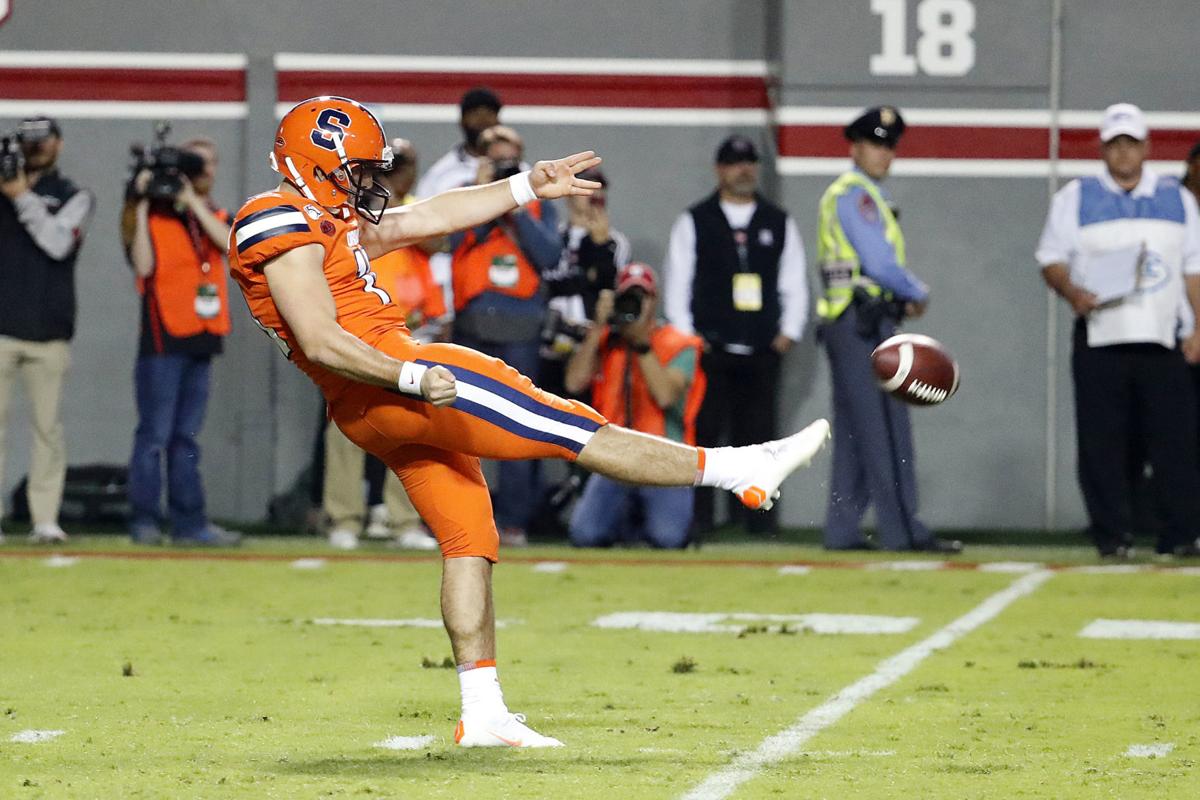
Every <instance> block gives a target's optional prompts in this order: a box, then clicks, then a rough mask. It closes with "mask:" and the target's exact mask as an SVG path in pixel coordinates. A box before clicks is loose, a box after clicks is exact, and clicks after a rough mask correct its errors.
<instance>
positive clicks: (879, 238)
mask: <svg viewBox="0 0 1200 800" xmlns="http://www.w3.org/2000/svg"><path fill="white" fill-rule="evenodd" d="M903 134H904V119H903V118H902V117H901V116H900V112H899V111H897V110H896V109H894V108H892V107H890V106H881V107H879V108H872V109H870V110H868V111H867V112H866V113H864V114H863V115H862V116H860V117H859V118H858V119H856V120H854V121H853V122H851V123H850V124H849V125H847V126H846V129H845V136H846V139H847V140H849V142H850V157H851V158H852V159H853V160H854V169H852V170H850V171H849V172H846V173H844V174H842V175H841V176H840V177H839V178H838V179H837V180H835V181H834V182H833V183H832V184H831V185H830V186H829V188H828V189H826V190H825V194H824V195H823V196H822V198H821V206H820V227H819V230H818V241H817V258H818V261H819V265H820V270H821V278H822V282H823V284H824V288H825V291H824V296H823V297H822V298H821V299H820V300H819V301H818V303H817V314H818V315H819V316H820V317H821V319H822V321H823V324H822V328H821V339H822V341H823V342H824V343H825V347H826V349H827V350H828V352H829V366H830V372H831V374H832V379H833V409H834V411H833V414H834V423H833V434H834V440H833V477H832V479H831V480H830V485H829V510H828V515H827V517H826V520H825V546H826V547H827V548H829V549H831V550H861V549H872V548H873V545H872V544H871V543H870V542H868V540H867V539H866V538H865V537H864V535H863V532H862V530H861V528H860V524H861V522H862V516H863V514H864V513H865V512H866V510H867V506H868V505H873V506H874V508H875V519H876V524H877V528H878V534H877V537H878V544H879V546H881V547H883V548H885V549H887V550H932V551H937V552H959V551H960V550H961V549H962V544H961V543H960V542H953V541H941V540H939V539H935V538H934V537H933V535H932V534H931V533H930V531H929V529H928V528H926V527H925V525H924V524H923V523H922V522H921V521H920V520H919V519H917V486H916V478H915V474H914V469H913V447H912V431H911V429H910V426H909V420H908V410H907V408H906V407H905V406H904V405H903V404H902V403H901V402H900V401H898V400H895V399H893V398H892V397H890V396H889V395H887V394H884V393H883V392H882V391H880V389H879V387H878V385H877V384H876V382H875V377H874V375H873V373H872V370H871V351H872V350H874V349H875V347H876V345H878V344H879V343H880V342H881V341H883V340H884V339H886V338H888V337H889V336H891V335H892V334H893V333H895V331H896V325H897V324H898V323H899V322H900V320H902V319H903V318H904V317H917V316H920V315H921V313H923V312H924V310H925V304H926V303H927V302H928V299H929V288H928V287H927V286H926V285H925V284H924V283H922V282H921V281H920V280H919V279H917V277H916V276H914V275H913V274H912V273H911V272H909V271H908V269H906V268H905V256H904V234H903V233H901V231H900V225H899V224H898V223H897V222H896V211H895V209H894V208H893V207H892V205H891V202H890V198H889V197H888V195H887V194H886V193H885V191H884V190H883V188H882V187H881V186H880V185H879V182H880V181H882V180H883V179H884V178H885V177H887V174H888V171H889V170H890V169H891V166H892V159H893V158H894V157H895V154H896V153H895V150H896V144H897V143H898V142H899V141H900V137H901V136H902V135H903Z"/></svg>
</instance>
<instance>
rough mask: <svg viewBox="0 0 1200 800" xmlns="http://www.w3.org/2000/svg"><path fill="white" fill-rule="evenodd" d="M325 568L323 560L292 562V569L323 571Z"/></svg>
mask: <svg viewBox="0 0 1200 800" xmlns="http://www.w3.org/2000/svg"><path fill="white" fill-rule="evenodd" d="M324 566H325V559H323V558H297V559H296V560H295V561H293V562H292V569H321V568H322V567H324Z"/></svg>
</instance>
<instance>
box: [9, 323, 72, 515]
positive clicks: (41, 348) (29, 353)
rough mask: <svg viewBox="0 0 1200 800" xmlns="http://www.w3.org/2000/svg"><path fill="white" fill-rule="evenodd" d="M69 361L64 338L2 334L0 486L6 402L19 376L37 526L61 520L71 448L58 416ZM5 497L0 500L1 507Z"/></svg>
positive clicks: (32, 509) (31, 508)
mask: <svg viewBox="0 0 1200 800" xmlns="http://www.w3.org/2000/svg"><path fill="white" fill-rule="evenodd" d="M70 364H71V351H70V346H69V345H68V344H67V342H65V341H53V342H27V341H24V340H23V339H13V338H11V337H8V336H0V486H3V484H4V480H3V472H4V455H5V450H4V434H5V430H6V429H7V427H8V400H9V396H10V395H11V394H12V388H13V384H14V383H16V380H17V376H18V375H19V376H20V378H21V382H22V383H23V384H24V385H25V395H26V397H27V398H28V399H29V408H30V412H31V414H32V417H33V455H32V458H31V459H30V465H29V493H28V494H29V511H30V516H32V517H33V524H34V525H55V524H57V523H58V509H59V506H60V505H62V495H63V483H64V481H65V480H66V476H67V448H66V444H65V443H64V441H63V426H62V421H61V420H60V419H59V417H58V411H59V403H60V401H61V400H62V387H63V378H64V377H65V376H66V374H67V368H68V367H69V366H70ZM2 509H3V500H2V498H0V510H2Z"/></svg>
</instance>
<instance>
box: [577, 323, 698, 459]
mask: <svg viewBox="0 0 1200 800" xmlns="http://www.w3.org/2000/svg"><path fill="white" fill-rule="evenodd" d="M610 335H613V334H611V333H609V332H606V333H605V334H604V337H603V338H602V339H601V340H600V370H599V372H597V373H596V377H595V378H594V379H593V380H592V405H593V406H594V407H595V408H596V410H597V411H599V412H600V413H601V414H603V415H604V416H605V417H607V418H608V420H609V421H610V422H613V423H616V424H618V425H624V426H625V427H627V428H633V429H634V430H636V431H641V432H643V433H653V434H657V435H658V436H665V435H666V433H667V417H666V413H665V412H664V410H663V409H662V408H661V407H660V406H659V405H658V403H656V402H654V396H653V395H652V394H650V389H649V387H647V386H646V378H645V376H644V375H642V371H641V369H639V368H637V366H636V364H635V365H634V366H633V367H632V368H631V369H630V370H629V372H630V390H631V393H630V397H631V399H632V402H631V403H630V404H629V407H631V408H632V409H633V420H632V424H631V422H630V420H628V419H626V417H627V416H628V415H627V413H626V409H627V406H626V397H625V363H626V360H627V359H629V358H630V356H632V357H633V358H635V359H636V358H637V357H638V356H637V354H636V353H633V352H632V351H631V350H630V349H629V348H627V347H624V346H621V347H611V348H610V347H609V346H608V339H609V336H610ZM689 347H694V348H695V349H696V372H695V374H694V375H693V376H692V382H691V384H690V385H689V386H688V388H687V395H686V396H685V397H684V403H683V442H684V444H692V445H694V444H695V443H696V415H697V414H699V413H700V403H701V402H703V400H704V390H705V388H706V386H707V384H708V379H707V378H706V377H705V376H704V371H703V370H701V369H700V351H701V349H702V348H703V342H702V341H701V339H700V337H699V336H690V335H688V334H686V333H683V332H682V331H680V330H679V329H678V328H675V327H672V326H671V325H660V326H659V327H657V328H655V329H654V331H653V332H652V333H651V334H650V349H651V350H652V351H653V352H654V357H655V358H657V359H658V361H659V363H660V364H663V365H664V366H665V365H667V364H670V363H671V361H672V360H673V359H674V358H675V357H676V356H677V355H679V354H680V353H682V352H683V351H684V350H685V349H687V348H689Z"/></svg>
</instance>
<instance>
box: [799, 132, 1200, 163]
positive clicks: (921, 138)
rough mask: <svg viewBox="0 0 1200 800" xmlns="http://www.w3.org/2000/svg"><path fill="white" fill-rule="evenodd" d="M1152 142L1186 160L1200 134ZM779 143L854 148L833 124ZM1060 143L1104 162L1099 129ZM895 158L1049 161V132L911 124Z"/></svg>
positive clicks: (833, 150) (1155, 154)
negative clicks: (1100, 151)
mask: <svg viewBox="0 0 1200 800" xmlns="http://www.w3.org/2000/svg"><path fill="white" fill-rule="evenodd" d="M1150 139H1151V146H1150V156H1151V158H1154V159H1161V160H1166V161H1172V160H1180V161H1182V160H1183V159H1185V158H1187V154H1188V151H1189V150H1190V149H1191V147H1192V145H1193V144H1195V143H1196V142H1197V141H1200V131H1188V130H1159V131H1152V132H1151V133H1150ZM777 142H778V147H779V155H781V156H798V157H802V158H845V157H846V155H847V150H848V147H849V145H848V143H847V142H846V140H845V138H844V137H843V136H842V128H841V126H834V125H781V126H780V127H779V130H778V133H777ZM1059 142H1060V144H1059V157H1060V158H1065V159H1089V160H1090V159H1095V158H1098V157H1099V147H1100V137H1099V135H1098V134H1097V132H1096V130H1095V129H1094V128H1064V129H1063V130H1062V131H1061V133H1060V137H1059ZM896 153H897V155H898V156H899V157H901V158H965V159H1005V158H1015V159H1046V158H1049V157H1050V130H1049V128H986V127H974V128H972V127H964V126H953V125H912V126H909V128H908V130H907V131H906V132H905V134H904V138H903V140H902V141H901V142H900V146H899V148H897V150H896Z"/></svg>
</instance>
